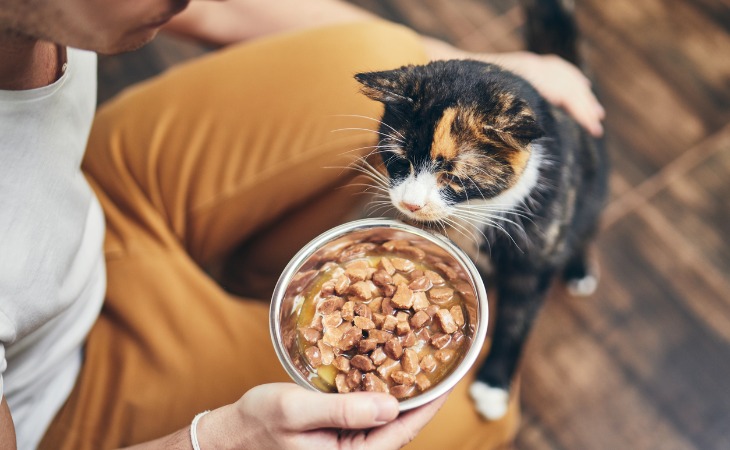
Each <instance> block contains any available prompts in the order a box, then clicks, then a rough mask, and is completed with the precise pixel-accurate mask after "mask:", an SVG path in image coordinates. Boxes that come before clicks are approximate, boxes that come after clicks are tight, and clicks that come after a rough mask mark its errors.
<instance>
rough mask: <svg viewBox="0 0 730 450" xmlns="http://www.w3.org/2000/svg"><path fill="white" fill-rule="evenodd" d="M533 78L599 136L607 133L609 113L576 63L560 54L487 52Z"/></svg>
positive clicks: (539, 88)
mask: <svg viewBox="0 0 730 450" xmlns="http://www.w3.org/2000/svg"><path fill="white" fill-rule="evenodd" d="M478 59H482V60H484V61H486V62H493V63H495V64H499V65H501V66H502V67H504V68H506V69H508V70H510V71H512V72H514V73H516V74H517V75H520V76H521V77H522V78H524V79H526V80H527V81H529V82H530V83H531V84H532V85H533V86H534V87H535V89H537V91H538V92H539V93H540V94H542V96H543V97H545V99H546V100H547V101H549V102H550V103H552V104H554V105H556V106H559V107H561V108H563V109H565V111H567V112H568V114H570V115H571V116H572V117H573V118H574V119H575V120H576V121H577V122H578V123H579V124H581V125H582V126H583V127H584V128H585V129H586V130H588V132H589V133H591V134H592V135H593V136H595V137H600V136H602V135H603V126H602V125H601V121H602V120H603V119H604V117H605V116H606V112H605V110H604V109H603V107H602V106H601V104H600V103H599V102H598V99H597V98H596V96H595V95H594V94H593V91H592V90H591V81H590V80H589V79H588V78H587V77H586V76H585V75H583V73H582V72H581V71H580V70H579V69H578V68H577V67H576V66H574V65H573V64H571V63H569V62H568V61H566V60H564V59H563V58H560V57H559V56H556V55H538V54H535V53H531V52H511V53H501V54H494V55H484V56H483V57H482V58H478Z"/></svg>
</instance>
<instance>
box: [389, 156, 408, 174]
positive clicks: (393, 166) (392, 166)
mask: <svg viewBox="0 0 730 450" xmlns="http://www.w3.org/2000/svg"><path fill="white" fill-rule="evenodd" d="M387 166H388V170H390V171H391V172H392V173H395V174H404V173H407V172H410V170H411V163H410V162H409V161H408V160H407V159H405V158H400V157H398V156H393V157H391V158H388V160H387Z"/></svg>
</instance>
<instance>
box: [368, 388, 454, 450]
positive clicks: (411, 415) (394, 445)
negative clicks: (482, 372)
mask: <svg viewBox="0 0 730 450" xmlns="http://www.w3.org/2000/svg"><path fill="white" fill-rule="evenodd" d="M449 394H450V392H447V393H446V394H444V395H442V396H441V397H439V398H437V399H436V400H434V401H432V402H431V403H428V404H426V405H423V406H421V407H420V408H417V409H414V410H413V411H409V412H407V413H404V414H401V415H400V417H398V418H397V419H396V420H394V421H392V422H390V423H389V424H387V425H384V426H382V427H380V428H377V429H375V430H373V431H372V432H370V433H369V434H368V435H367V438H366V448H371V449H378V450H380V449H399V448H401V447H403V446H404V445H406V444H408V443H409V442H411V441H412V440H413V439H414V438H415V437H416V435H417V434H418V432H419V431H421V429H422V428H423V427H424V426H426V424H427V423H428V422H429V421H430V420H431V419H432V418H433V416H435V415H436V413H437V412H438V410H439V409H441V407H442V406H443V405H444V403H445V402H446V399H447V397H448V396H449Z"/></svg>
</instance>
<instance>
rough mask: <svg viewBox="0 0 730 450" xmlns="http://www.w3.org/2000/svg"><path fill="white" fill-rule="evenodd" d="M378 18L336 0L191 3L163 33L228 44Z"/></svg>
mask: <svg viewBox="0 0 730 450" xmlns="http://www.w3.org/2000/svg"><path fill="white" fill-rule="evenodd" d="M373 19H377V16H375V15H373V14H371V13H370V12H368V11H365V10H364V9H361V8H358V7H357V6H354V5H351V4H348V3H344V2H341V1H338V0H275V1H272V0H228V1H225V2H193V3H191V4H190V6H189V7H188V9H187V10H185V11H184V12H182V13H181V14H179V15H178V16H176V17H175V18H174V19H173V20H172V21H170V23H169V24H168V25H167V26H166V27H165V30H166V31H170V32H172V33H175V34H180V35H184V36H188V37H191V38H194V39H197V40H202V41H205V42H209V43H211V44H216V45H227V44H232V43H235V42H240V41H244V40H248V39H252V38H256V37H261V36H266V35H270V34H275V33H279V32H283V31H295V30H302V29H306V28H313V27H317V26H322V25H330V24H337V23H346V22H356V21H363V20H373Z"/></svg>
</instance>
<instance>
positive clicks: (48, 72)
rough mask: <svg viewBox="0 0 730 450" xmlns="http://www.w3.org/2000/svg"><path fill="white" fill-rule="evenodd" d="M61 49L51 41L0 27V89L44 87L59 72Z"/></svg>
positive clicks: (63, 54) (56, 76) (61, 69)
mask: <svg viewBox="0 0 730 450" xmlns="http://www.w3.org/2000/svg"><path fill="white" fill-rule="evenodd" d="M65 53H66V51H65V48H63V47H60V46H58V45H56V44H54V43H52V42H47V41H42V40H40V39H35V38H31V37H28V36H23V35H20V34H18V33H13V32H3V31H2V30H0V61H2V64H0V89H2V90H24V89H34V88H39V87H43V86H47V85H49V84H51V83H53V82H54V81H56V80H57V79H58V78H59V77H60V76H61V75H62V74H63V65H64V63H65V60H66V55H65Z"/></svg>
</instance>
